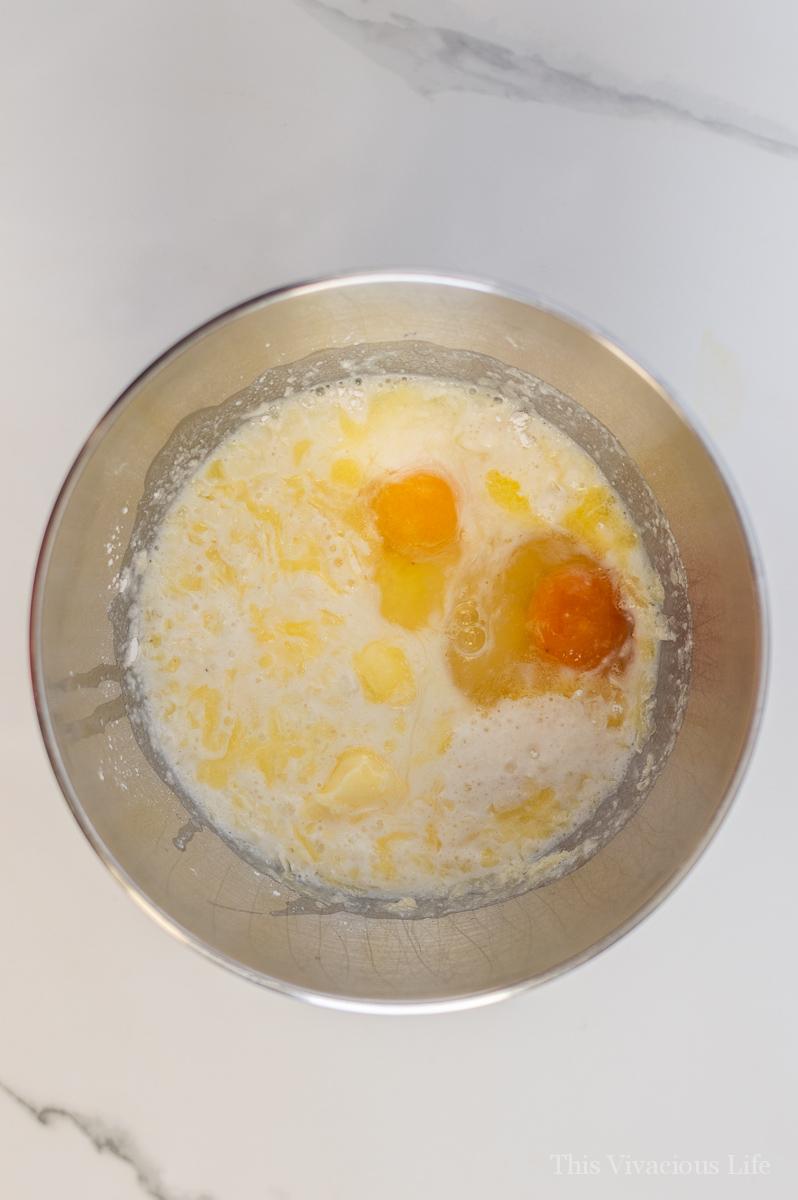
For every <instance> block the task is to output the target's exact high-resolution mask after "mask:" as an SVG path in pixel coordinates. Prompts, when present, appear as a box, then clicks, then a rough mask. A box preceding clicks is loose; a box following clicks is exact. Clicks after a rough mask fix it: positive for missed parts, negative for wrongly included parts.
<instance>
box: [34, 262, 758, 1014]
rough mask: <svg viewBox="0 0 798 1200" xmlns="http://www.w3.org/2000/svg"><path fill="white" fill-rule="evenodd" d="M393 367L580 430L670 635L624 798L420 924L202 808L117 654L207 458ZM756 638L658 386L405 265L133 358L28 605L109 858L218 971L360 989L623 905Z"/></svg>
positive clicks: (430, 986) (65, 765) (702, 801)
mask: <svg viewBox="0 0 798 1200" xmlns="http://www.w3.org/2000/svg"><path fill="white" fill-rule="evenodd" d="M385 371H395V372H396V373H399V374H403V373H404V374H408V373H413V374H426V375H432V376H438V377H440V376H444V377H448V378H453V379H458V380H462V381H464V382H474V383H478V384H480V385H482V386H485V385H487V386H489V387H494V388H495V389H496V390H497V391H500V392H502V393H503V394H507V393H510V394H514V395H516V396H518V397H519V398H520V399H521V400H522V401H523V403H525V404H529V405H531V406H533V407H534V408H535V409H537V411H539V412H540V413H541V414H542V415H543V416H545V417H546V418H547V419H549V420H551V421H552V422H553V423H554V424H557V425H559V426H560V427H561V428H563V429H564V430H565V431H566V432H567V433H569V434H570V435H571V436H572V437H574V438H575V439H576V440H577V441H579V442H580V443H581V444H582V445H583V446H585V448H586V449H588V451H589V452H590V453H591V454H592V455H593V457H594V458H595V459H596V460H597V462H598V463H599V465H600V466H601V467H602V469H603V470H604V472H605V474H606V475H607V476H608V478H609V479H610V481H611V482H612V483H613V485H614V486H615V487H616V488H617V490H618V491H619V492H620V494H621V495H622V496H623V498H624V499H625V500H626V502H627V504H628V505H629V507H630V509H631V510H632V513H633V515H634V516H635V518H636V520H637V523H638V525H639V527H640V528H641V531H642V533H643V536H644V539H645V541H646V545H647V548H648V550H649V554H650V556H651V558H652V560H653V561H654V563H655V565H656V567H657V569H658V571H659V574H660V577H661V578H662V580H663V582H664V583H665V586H666V613H667V615H668V616H669V619H670V624H671V629H672V632H673V638H672V640H671V641H669V642H668V643H666V644H665V647H664V649H663V654H662V661H661V669H660V679H659V684H658V689H657V697H656V711H655V722H654V725H655V732H654V734H653V736H652V738H651V739H650V741H649V743H648V744H647V746H646V748H645V751H644V753H642V754H641V755H640V756H638V758H637V759H636V760H635V762H634V763H633V764H632V767H631V768H630V772H629V773H628V775H627V778H626V779H625V780H624V783H623V785H622V787H621V788H620V789H619V791H618V794H617V795H616V796H614V797H611V798H610V799H609V800H608V801H607V802H606V803H605V804H604V805H602V806H601V808H600V810H599V812H598V813H597V814H596V817H595V820H594V822H593V823H592V824H591V827H590V828H588V829H585V830H582V831H580V836H579V837H578V838H575V839H573V842H572V844H570V845H567V846H565V849H566V850H567V851H568V860H567V863H566V865H565V867H563V864H562V863H560V864H559V865H558V867H557V869H546V866H545V864H543V866H542V867H541V871H540V873H539V875H538V877H537V878H536V879H535V883H536V886H535V887H534V889H533V890H526V891H522V892H520V893H519V894H512V895H505V896H504V897H502V898H501V899H497V897H496V896H495V895H491V894H488V895H485V894H475V893H474V894H470V895H467V896H461V897H460V898H459V900H458V901H457V903H456V904H455V905H451V904H450V905H443V904H440V903H438V904H437V905H434V906H432V907H430V908H428V909H426V910H423V911H422V912H421V913H418V914H417V919H414V920H409V919H406V918H404V917H403V918H401V919H399V918H398V915H397V913H396V911H395V909H394V908H393V907H392V906H391V905H390V903H388V904H386V903H384V902H377V903H375V902H362V903H360V902H358V903H354V904H353V903H351V902H349V901H347V900H346V898H341V899H340V901H336V902H335V903H330V901H329V899H328V898H326V897H324V896H323V895H314V894H312V893H311V892H309V891H308V890H307V889H306V888H305V889H297V888H296V887H295V886H292V884H291V881H290V880H288V879H286V878H283V877H280V876H279V875H276V876H275V875H273V874H270V873H269V872H268V871H267V870H266V869H265V864H263V863H262V862H258V861H257V860H253V859H252V858H251V857H248V856H246V855H242V854H241V853H240V848H238V851H237V849H236V848H235V847H233V846H231V845H230V844H228V843H227V842H226V841H225V840H223V839H222V838H221V837H220V836H218V834H217V833H215V832H214V831H213V830H211V829H209V828H207V826H203V825H202V824H201V822H200V821H198V820H197V819H196V818H197V814H195V813H192V811H191V806H190V802H188V800H187V798H186V797H183V802H182V803H181V799H180V798H179V797H178V796H177V795H176V794H175V792H173V791H172V790H170V788H169V787H167V786H166V784H165V783H164V782H163V780H162V778H161V773H160V764H159V763H158V761H157V755H155V754H154V753H153V751H152V748H151V747H150V746H149V744H148V741H147V738H146V734H145V733H144V732H143V730H142V729H141V728H140V727H139V726H138V725H137V723H136V721H135V709H134V707H133V706H131V704H130V697H129V696H128V695H127V694H126V689H125V674H124V670H123V668H122V666H121V665H120V661H121V656H122V654H123V643H124V640H125V633H126V628H127V614H126V612H125V601H124V597H122V598H120V597H119V595H118V589H117V580H118V577H119V573H120V570H123V569H124V568H125V567H126V566H127V565H129V561H130V558H131V556H132V555H133V554H135V553H136V551H137V550H138V549H139V548H140V547H141V545H144V544H146V542H147V540H148V538H149V537H150V536H151V535H152V531H153V529H154V528H155V527H156V525H157V522H158V520H159V519H160V516H161V515H162V513H163V511H164V509H165V507H166V506H167V505H168V503H169V501H170V499H171V496H172V495H173V494H174V491H175V489H176V488H177V487H178V486H179V485H180V483H181V482H182V479H183V478H184V477H185V474H186V472H187V471H188V470H189V469H190V467H191V465H192V463H194V462H196V459H197V456H198V454H199V455H201V454H203V453H205V452H207V450H208V449H210V448H211V446H212V445H214V444H215V443H216V442H217V441H218V440H219V437H221V436H223V435H224V433H225V432H227V430H228V429H230V428H232V427H233V426H234V425H235V424H236V423H237V422H239V421H240V420H241V419H242V416H244V415H245V414H246V412H247V410H248V408H251V407H252V406H254V405H255V404H259V403H262V402H263V400H264V399H267V398H273V399H275V401H279V397H280V395H282V394H284V392H285V390H286V387H287V386H294V387H296V386H306V385H307V384H309V383H312V382H314V381H316V382H319V383H323V382H330V381H334V380H336V379H340V378H342V377H344V376H347V375H351V374H353V373H358V372H362V373H367V372H385ZM691 613H692V632H691V620H690V614H691ZM691 638H692V653H691ZM761 642H762V629H761V615H760V602H759V596H758V585H757V580H756V576H755V571H754V567H753V563H752V558H751V553H750V549H749V546H748V543H747V540H746V536H745V532H744V529H743V527H742V524H741V520H740V517H739V514H738V511H737V509H736V506H735V504H734V501H733V499H732V497H731V495H730V493H729V490H728V488H727V486H726V484H725V482H724V480H723V478H722V476H721V474H720V472H719V470H718V468H717V466H716V465H715V463H714V461H713V459H712V457H711V456H710V454H709V453H708V451H707V449H706V448H705V446H704V444H703V442H702V441H701V440H700V438H699V437H698V436H697V435H696V433H695V432H694V431H693V430H692V429H691V427H690V426H689V425H688V423H687V422H686V421H685V420H684V418H683V417H682V415H681V414H680V413H679V412H678V411H677V410H676V408H675V407H674V406H673V404H672V402H671V401H670V400H669V399H668V397H667V396H666V395H665V394H664V392H663V391H662V390H661V389H660V388H659V387H658V386H657V385H656V384H655V383H654V382H653V381H652V380H651V379H650V378H649V377H648V376H647V375H646V374H645V373H644V372H642V371H641V370H640V369H639V368H637V367H636V366H635V365H634V364H632V363H631V362H630V361H629V360H628V359H627V358H626V357H625V356H624V355H622V354H621V353H620V352H618V351H617V350H615V349H614V348H613V347H611V346H609V345H608V344H607V343H605V342H604V341H603V340H601V339H599V338H596V337H594V336H593V335H591V334H589V333H588V332H586V331H584V330H582V329H580V328H578V327H577V326H575V325H573V324H571V323H570V322H568V321H566V320H564V319H563V318H561V317H559V316H556V315H554V314H552V313H549V312H546V311H545V310H542V309H539V308H536V307H533V306H531V305H529V304H527V303H524V302H523V301H520V300H516V299H512V298H509V297H505V296H501V295H498V294H496V293H495V292H494V291H491V290H489V289H486V288H484V287H482V286H480V285H467V284H464V283H461V282H459V281H451V280H439V279H434V278H432V277H411V276H390V277H388V276H366V277H352V278H349V279H345V280H339V281H330V282H328V283H323V284H316V285H308V286H307V287H304V288H297V289H292V290H289V291H287V292H283V293H279V294H276V295H274V296H271V297H266V298H264V299H262V300H257V301H253V302H252V303H251V304H249V305H245V306H243V307H242V308H241V309H239V310H236V311H235V312H233V313H231V314H227V315H226V316H224V317H222V318H219V319H218V320H217V321H215V322H212V323H211V324H210V325H209V326H206V327H205V328H204V329H202V330H200V331H198V333H196V334H194V335H192V336H191V337H190V338H188V339H186V341H185V342H183V343H181V344H180V345H179V346H178V347H176V348H175V349H174V350H173V351H172V352H170V353H169V354H167V355H166V356H165V357H164V358H163V359H161V360H160V361H159V362H158V363H156V364H154V366H153V367H151V368H150V369H149V370H148V371H147V372H145V374H144V375H143V376H142V377H141V378H140V379H139V380H138V381H137V382H136V383H135V384H134V385H133V386H132V387H131V388H130V389H129V390H128V392H127V393H126V394H125V395H124V396H123V397H122V399H121V400H120V401H119V402H118V403H117V404H116V405H115V407H114V408H113V409H112V410H111V411H110V412H109V414H108V415H107V416H106V417H105V418H104V420H103V421H102V422H101V424H100V426H99V427H98V429H97V430H96V431H95V433H94V434H93V435H92V437H91V438H90V440H89V442H88V443H87V446H86V448H85V449H84V451H83V453H82V454H81V456H80V458H79V459H78V461H77V463H76V464H75V467H74V468H73V471H72V473H71V475H70V477H69V479H68V481H67V483H66V485H65V487H64V489H63V491H62V494H61V496H60V497H59V500H58V502H57V505H56V508H55V510H54V513H53V517H52V519H51V523H50V526H49V528H48V532H47V535H46V538H45V543H44V546H43V550H42V556H41V560H40V565H39V571H38V574H37V583H36V588H35V593H34V606H33V614H32V646H33V659H34V664H33V665H34V685H35V688H36V692H37V701H38V705H39V712H40V717H41V720H42V727H43V731H44V734H45V739H46V741H47V744H48V750H49V752H50V755H51V758H52V760H53V764H54V767H55V769H56V773H57V775H58V777H59V781H60V783H61V786H62V788H63V789H64V792H65V794H66V796H67V799H68V800H69V802H70V804H71V806H72V808H73V810H74V812H75V815H76V816H77V818H78V820H79V821H80V823H81V825H82V827H83V828H84V830H85V831H86V833H87V834H88V836H89V838H90V840H91V841H92V842H93V844H94V845H95V847H96V848H97V849H98V850H99V852H100V853H101V855H102V856H103V858H104V859H105V861H106V862H107V863H108V865H109V866H110V867H111V869H112V870H113V871H114V872H115V873H116V874H117V875H118V876H119V877H120V878H121V879H123V881H124V882H125V883H126V884H127V886H129V887H130V888H131V889H132V890H133V892H134V894H136V895H137V897H138V898H139V899H141V900H142V901H143V902H144V903H145V904H146V905H147V906H149V907H150V909H151V910H152V911H153V912H154V913H155V914H156V915H158V916H159V917H160V918H161V919H162V920H164V921H165V922H166V923H167V924H169V925H170V926H171V927H172V928H173V929H174V930H175V931H177V932H178V933H181V934H182V935H183V936H185V937H187V938H188V939H189V940H191V941H192V942H193V943H194V944H195V945H197V946H198V947H199V948H201V949H204V950H205V951H207V952H208V953H210V954H212V955H214V956H215V957H217V958H219V959H220V960H222V961H224V962H226V963H227V964H228V965H231V966H233V967H234V968H236V969H238V970H240V971H242V972H244V973H246V974H248V975H250V976H251V977H253V978H256V979H258V980H259V981H261V982H266V983H272V984H274V985H275V986H278V987H284V988H285V989H287V990H292V991H296V992H297V993H299V994H307V995H310V996H312V997H314V998H316V999H320V1000H326V1001H328V1002H331V1003H342V1004H351V1005H355V1006H358V1005H361V1006H366V1007H368V1006H372V1005H409V1004H416V1005H419V1004H422V1005H440V1004H444V1005H451V1004H456V1003H468V1002H475V1001H478V1000H480V999H484V998H487V997H490V996H495V995H501V994H504V993H505V992H506V991H507V990H509V989H512V988H514V987H517V986H519V985H522V984H524V983H527V982H530V981H533V980H539V979H542V978H546V977H548V976H549V975H551V974H552V973H555V972H557V971H558V970H561V969H563V967H564V966H566V965H568V964H569V963H572V962H574V961H578V960H580V959H581V958H584V957H586V956H587V955H589V954H590V953H591V952H594V951H595V950H596V949H598V948H600V947H601V946H602V945H605V944H607V943H608V942H609V941H611V940H613V938H614V937H616V936H618V935H619V934H620V933H621V932H623V930H624V929H626V928H628V927H629V926H630V925H631V924H633V923H634V922H635V920H637V919H639V917H640V916H641V915H642V914H643V913H644V912H645V911H647V910H648V908H650V907H651V905H652V904H653V903H654V902H656V900H657V898H659V897H660V896H661V895H662V894H664V892H665V891H667V889H668V888H669V886H671V885H672V884H673V882H675V880H676V879H678V878H679V877H680V875H681V874H682V873H683V871H684V870H685V869H686V868H687V867H688V866H689V864H690V863H691V862H692V861H693V860H694V858H695V857H696V855H697V854H698V853H699V852H700V850H701V849H702V847H703V846H704V844H705V843H706V841H707V838H708V837H709V835H710V834H711V832H712V831H713V829H714V828H715V826H716V825H717V823H718V821H719V819H720V818H721V816H722V814H723V812H724V811H725V807H726V804H727V802H728V798H729V795H730V791H731V789H732V786H733V784H734V782H735V779H736V777H737V775H738V773H739V769H740V766H741V763H742V761H743V759H744V757H745V754H746V751H747V746H748V743H749V740H750V734H751V729H752V725H753V721H754V717H755V713H756V710H757V705H758V701H759V692H760V685H761V673H762V671H761V654H762V648H761ZM131 716H132V717H133V720H132V721H131ZM488 901H492V902H491V903H487V902H488ZM451 909H454V910H453V911H450V910H451Z"/></svg>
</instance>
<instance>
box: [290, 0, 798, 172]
mask: <svg viewBox="0 0 798 1200" xmlns="http://www.w3.org/2000/svg"><path fill="white" fill-rule="evenodd" d="M297 3H298V4H299V5H300V6H301V7H302V8H303V9H304V10H305V11H306V12H308V13H309V14H310V15H312V16H313V17H314V18H316V20H318V21H319V22H320V23H321V24H323V25H324V26H325V27H326V28H327V29H329V30H331V32H333V33H335V34H336V35H337V36H339V37H341V38H343V39H344V40H345V41H347V42H348V43H349V44H350V45H352V46H354V47H355V48H356V49H358V50H359V51H361V52H362V53H363V54H365V55H366V56H367V57H368V58H370V59H372V60H373V61H374V62H377V63H379V64H380V65H382V66H384V67H386V68H387V69H388V70H391V71H393V72H395V74H397V75H400V76H401V77H402V78H403V79H404V80H405V81H406V82H407V83H408V84H409V85H410V86H411V87H413V88H414V89H415V90H416V91H417V92H420V93H421V94H422V95H425V96H432V95H435V94H436V93H440V92H451V91H461V92H474V93H478V94H481V95H490V96H501V97H504V98H505V99H507V100H526V101H532V102H535V103H541V104H556V105H559V106H561V107H566V108H572V109H579V110H582V111H589V112H595V113H607V114H611V115H616V116H622V117H629V118H635V117H653V118H659V119H664V120H668V121H671V122H674V123H679V124H681V125H683V126H692V127H694V128H699V129H703V130H705V131H706V132H709V133H714V134H719V135H720V136H721V137H725V138H732V139H734V140H735V141H737V142H740V143H742V144H743V145H746V146H750V147H755V148H756V149H758V150H765V151H768V152H769V153H771V154H777V155H781V156H782V157H785V158H798V134H793V133H791V132H790V131H787V130H783V129H781V128H779V127H778V126H776V125H774V124H773V123H772V122H768V121H765V120H764V119H762V118H759V117H757V116H755V115H750V114H741V113H739V112H735V111H734V109H733V107H732V106H731V105H728V104H725V103H724V102H723V101H721V100H718V99H714V98H709V97H704V98H701V99H700V100H695V99H694V100H689V101H688V100H687V99H685V98H683V97H680V96H678V95H673V96H672V97H670V98H668V97H666V96H656V95H651V94H648V93H646V92H645V91H639V90H635V89H630V88H627V87H622V86H620V85H617V84H612V83H610V82H606V81H603V80H600V79H598V78H594V77H593V75H591V74H590V73H588V72H579V71H572V70H564V69H563V68H561V67H557V66H554V65H553V64H552V63H550V62H548V61H547V59H546V58H545V57H544V55H542V54H539V53H534V52H529V51H525V50H521V49H519V50H515V49H511V48H510V47H509V46H504V45H501V44H500V43H498V42H491V41H487V40H485V39H484V38H479V37H474V36H473V35H472V34H469V33H465V32H463V31H462V30H458V29H449V28H446V27H444V26H440V25H428V24H426V23H421V22H419V21H415V20H413V19H412V18H410V17H406V16H402V15H401V14H398V13H393V14H391V18H390V19H389V20H372V19H370V18H368V17H362V16H353V15H351V14H350V13H348V12H344V11H343V10H342V9H340V8H337V7H335V6H334V5H332V4H328V3H326V0H297Z"/></svg>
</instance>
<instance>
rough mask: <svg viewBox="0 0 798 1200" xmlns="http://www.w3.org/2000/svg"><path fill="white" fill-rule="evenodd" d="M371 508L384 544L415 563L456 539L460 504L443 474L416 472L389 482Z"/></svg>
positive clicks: (373, 500)
mask: <svg viewBox="0 0 798 1200" xmlns="http://www.w3.org/2000/svg"><path fill="white" fill-rule="evenodd" d="M371 507H372V510H373V512H374V516H375V517H376V521H377V530H378V531H379V534H380V537H381V538H382V540H383V542H384V544H385V545H386V546H387V547H388V549H389V550H394V551H395V552H396V553H397V554H401V555H403V556H404V557H405V558H409V559H411V560H413V561H418V560H419V559H427V558H434V557H435V555H436V554H440V552H441V551H442V550H445V549H446V547H447V546H449V545H451V543H452V542H453V541H454V540H455V538H456V537H457V502H456V500H455V497H454V492H453V491H452V489H451V487H450V486H449V484H448V483H447V482H446V480H445V479H442V478H441V476H440V475H433V474H432V473H431V472H428V471H416V472H414V473H413V474H411V475H403V476H402V477H401V478H400V479H393V480H389V481H388V482H387V483H384V484H383V485H382V486H381V487H380V488H379V490H378V491H377V492H376V494H375V495H374V496H373V498H372V501H371Z"/></svg>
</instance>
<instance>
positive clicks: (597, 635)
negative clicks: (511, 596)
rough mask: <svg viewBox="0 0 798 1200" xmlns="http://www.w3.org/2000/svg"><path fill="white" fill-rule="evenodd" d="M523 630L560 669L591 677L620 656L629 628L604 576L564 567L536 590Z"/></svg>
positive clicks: (598, 571) (574, 566) (596, 571)
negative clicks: (589, 673) (587, 673)
mask: <svg viewBox="0 0 798 1200" xmlns="http://www.w3.org/2000/svg"><path fill="white" fill-rule="evenodd" d="M527 628H528V630H529V632H530V634H531V636H532V640H533V642H534V643H535V645H536V646H537V647H538V649H539V650H542V651H543V652H544V654H547V655H548V656H549V657H550V658H553V659H555V660H556V661H557V662H559V663H562V664H563V665H564V666H567V667H576V668H577V669H579V670H582V671H590V670H592V669H593V668H594V667H597V666H599V664H600V663H602V662H603V661H604V659H605V658H608V657H609V655H611V654H615V653H616V652H617V651H618V650H620V648H621V646H623V644H624V642H625V641H626V639H627V637H628V636H629V633H630V629H631V623H630V621H629V618H628V617H627V615H626V613H625V612H624V611H623V609H622V608H621V606H620V604H619V603H618V598H617V595H616V592H615V588H614V586H613V583H612V580H611V579H610V577H609V576H608V575H607V573H606V571H602V570H601V569H600V568H598V567H593V566H590V565H589V564H587V563H565V564H563V565H562V566H559V567H555V568H554V569H553V570H552V571H550V572H549V573H548V574H547V575H545V576H544V577H543V579H541V581H540V582H539V584H538V585H537V587H536V588H535V591H534V592H533V594H532V598H531V600H530V601H529V608H528V610H527Z"/></svg>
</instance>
